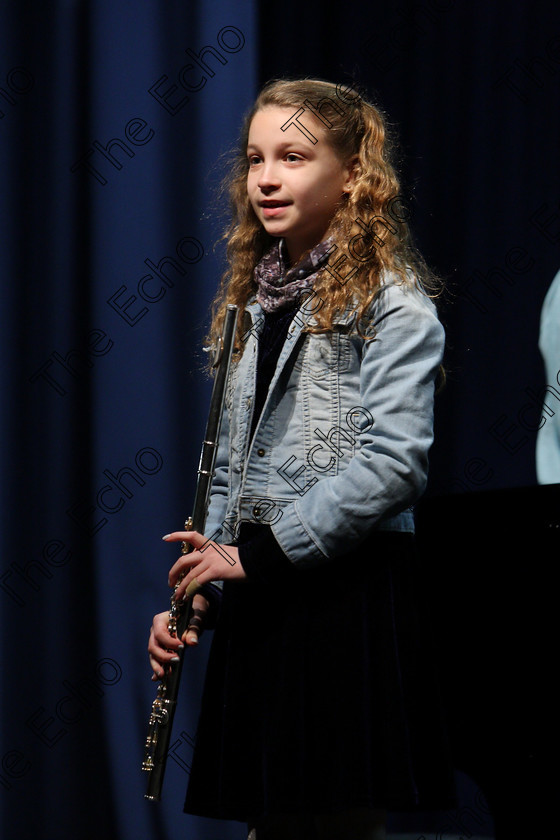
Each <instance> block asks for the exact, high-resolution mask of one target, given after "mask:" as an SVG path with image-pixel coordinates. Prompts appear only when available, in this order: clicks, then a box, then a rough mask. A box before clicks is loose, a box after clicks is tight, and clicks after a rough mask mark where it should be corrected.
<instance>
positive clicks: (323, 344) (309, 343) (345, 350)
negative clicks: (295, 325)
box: [294, 331, 352, 379]
mask: <svg viewBox="0 0 560 840" xmlns="http://www.w3.org/2000/svg"><path fill="white" fill-rule="evenodd" d="M351 353H352V345H351V342H350V340H349V338H348V336H347V335H346V334H345V333H342V332H338V331H334V332H329V333H306V334H305V338H304V340H303V344H302V347H301V350H300V351H299V353H298V356H297V359H296V361H295V364H294V367H295V369H296V370H299V371H301V372H306V373H307V374H308V375H309V376H311V378H312V379H326V378H327V377H328V376H329V375H332V374H333V373H336V372H338V373H342V372H344V371H346V370H348V369H349V367H350V361H351Z"/></svg>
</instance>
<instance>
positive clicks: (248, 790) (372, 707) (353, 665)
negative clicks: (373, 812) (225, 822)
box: [185, 532, 455, 822]
mask: <svg viewBox="0 0 560 840" xmlns="http://www.w3.org/2000/svg"><path fill="white" fill-rule="evenodd" d="M416 562H417V561H416V559H415V554H414V538H413V536H412V535H410V534H401V533H389V532H377V533H376V534H374V535H373V536H372V537H371V538H369V539H368V540H367V541H366V542H365V543H364V544H363V545H362V546H361V547H360V549H359V550H357V551H356V552H354V553H353V554H352V555H346V556H343V557H341V558H338V559H337V560H336V561H333V562H330V563H326V564H324V565H322V566H320V567H317V568H315V569H311V570H306V571H302V572H298V573H297V574H296V575H293V576H292V577H291V578H289V580H288V581H287V582H286V583H285V584H279V585H274V586H264V585H262V584H255V583H253V582H251V581H249V580H244V581H228V582H226V583H225V584H224V595H223V602H222V606H221V611H220V616H219V619H218V624H217V627H216V629H215V632H214V639H213V642H212V648H211V651H210V657H209V661H208V669H207V674H206V682H205V687H204V694H203V701H202V710H201V715H200V721H199V725H198V731H197V738H196V746H195V751H194V756H193V762H192V769H191V774H190V779H189V787H188V790H187V796H186V801H185V811H186V812H187V813H190V814H197V815H201V816H206V817H214V818H222V819H234V820H242V821H245V822H248V821H251V820H254V819H259V818H260V817H263V816H268V815H271V814H281V813H282V814H286V813H328V812H329V811H333V810H345V809H347V808H353V807H371V808H387V809H388V810H410V809H416V808H422V809H434V810H435V809H444V808H448V807H453V806H454V804H455V801H454V785H453V773H452V769H451V764H450V759H449V752H448V746H447V741H446V735H445V726H444V721H443V715H442V710H441V703H440V696H439V691H438V686H437V679H436V674H435V669H434V666H433V662H432V658H431V653H430V644H429V633H428V632H427V631H426V622H425V621H424V620H422V619H421V610H420V609H419V607H420V606H421V605H420V604H419V591H420V590H419V587H418V568H417V565H416Z"/></svg>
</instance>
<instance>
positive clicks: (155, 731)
mask: <svg viewBox="0 0 560 840" xmlns="http://www.w3.org/2000/svg"><path fill="white" fill-rule="evenodd" d="M236 326H237V306H233V305H229V306H228V307H227V310H226V317H225V321H224V329H223V332H222V336H221V338H220V340H219V346H218V348H217V350H216V358H215V360H214V364H213V367H215V368H216V375H215V377H214V384H213V387H212V396H211V398H210V408H209V412H208V421H207V424H206V432H205V435H204V440H203V443H202V450H201V453H200V463H199V466H198V474H197V483H196V493H195V498H194V505H193V512H192V516H191V517H189V519H187V521H186V522H185V528H186V530H189V531H198V532H199V533H201V534H203V533H204V529H205V526H206V516H207V513H208V504H209V501H210V490H211V485H212V478H213V475H214V464H215V461H216V452H217V449H218V439H219V435H220V427H221V422H222V414H223V409H224V398H225V389H226V383H227V378H228V374H229V368H230V364H231V355H232V351H233V344H234V339H235V331H236ZM190 550H191V547H190V546H188V545H187V544H186V543H183V553H184V554H187V553H188V552H189V551H190ZM177 585H178V584H177ZM193 597H194V593H193V594H191V595H190V596H189V597H188V598H187V599H186V600H185V601H184V602H182V603H181V604H177V603H176V602H175V600H174V599H173V598H172V599H171V607H170V610H169V624H168V629H169V632H170V634H171V635H172V636H177V637H178V638H181V636H182V635H183V633H184V632H185V630H186V629H187V626H188V622H189V617H190V609H191V604H192V598H193ZM183 653H184V651H183ZM182 667H183V656H182V655H180V660H179V662H175V663H172V664H171V667H170V669H169V671H168V672H167V673H166V674H165V675H164V676H163V678H162V679H161V681H160V685H159V688H158V691H157V695H156V697H155V700H154V702H153V704H152V710H151V713H150V719H149V721H148V735H147V738H146V746H145V755H144V761H143V762H142V770H145V771H146V772H148V773H149V774H150V775H149V777H148V787H147V791H146V794H145V798H146V799H149V800H151V801H154V802H159V800H160V799H161V791H162V787H163V777H164V773H165V767H166V763H167V754H168V751H169V744H170V740H171V729H172V726H173V717H174V715H175V709H176V706H177V696H178V692H179V683H180V680H181V671H182Z"/></svg>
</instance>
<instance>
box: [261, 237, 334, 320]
mask: <svg viewBox="0 0 560 840" xmlns="http://www.w3.org/2000/svg"><path fill="white" fill-rule="evenodd" d="M285 247H286V246H285V244H284V240H283V239H280V240H279V241H278V242H275V243H274V245H273V246H272V248H271V249H270V251H267V253H266V254H265V255H264V257H263V258H262V259H261V261H260V262H259V263H258V265H257V266H256V268H255V281H256V283H257V286H258V290H257V300H258V302H259V303H260V305H261V306H262V308H263V309H264V311H265V312H274V311H275V310H277V309H281V308H283V307H285V306H289V305H290V304H292V303H294V302H295V301H296V300H297V299H298V297H299V296H300V295H301V293H302V291H303V290H304V289H310V288H311V287H312V286H313V280H314V278H315V275H316V274H317V272H318V271H319V269H320V268H321V266H322V265H323V264H324V263H325V262H326V256H327V252H328V251H329V249H330V248H331V247H332V240H331V239H330V238H329V239H325V241H324V242H319V244H318V245H315V247H314V248H313V249H312V250H311V251H310V252H309V253H308V254H307V255H306V256H305V257H304V258H303V259H302V260H301V261H300V262H298V263H297V265H294V266H293V267H292V268H290V269H286V252H285Z"/></svg>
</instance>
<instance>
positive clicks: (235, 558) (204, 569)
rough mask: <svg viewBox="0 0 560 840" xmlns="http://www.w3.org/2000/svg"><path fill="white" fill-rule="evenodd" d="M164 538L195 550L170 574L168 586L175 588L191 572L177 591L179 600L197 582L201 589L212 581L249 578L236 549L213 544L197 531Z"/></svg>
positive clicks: (176, 594)
mask: <svg viewBox="0 0 560 840" xmlns="http://www.w3.org/2000/svg"><path fill="white" fill-rule="evenodd" d="M163 539H164V540H165V541H166V542H188V543H190V545H192V546H193V548H194V551H191V552H190V553H189V554H182V555H181V557H179V559H178V560H177V562H176V563H175V565H174V566H172V567H171V570H170V572H169V586H175V584H176V583H177V580H178V579H179V577H180V576H181V574H183V573H185V572H188V573H187V574H185V577H184V578H183V580H182V581H181V583H180V585H179V586H178V587H177V591H176V592H175V595H174V598H175V600H177V601H180V600H181V599H182V598H183V597H184V595H185V592H186V590H187V587H188V586H189V584H190V583H192V581H193V580H195V579H196V582H197V583H198V585H199V586H202V584H203V583H209V582H210V581H212V580H243V579H244V578H246V577H247V575H246V574H245V572H244V570H243V567H242V565H241V563H240V562H239V551H238V550H237V548H235V546H232V545H221V544H220V543H216V542H212V541H211V540H209V539H208V538H207V537H205V536H203V535H202V534H199V532H198V531H174V532H173V533H172V534H167V535H166V536H165V537H163Z"/></svg>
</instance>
